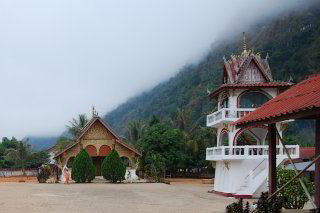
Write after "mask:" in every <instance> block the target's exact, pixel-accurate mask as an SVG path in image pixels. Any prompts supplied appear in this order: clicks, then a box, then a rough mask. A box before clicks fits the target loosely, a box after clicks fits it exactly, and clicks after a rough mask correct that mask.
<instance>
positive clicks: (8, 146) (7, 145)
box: [2, 137, 19, 149]
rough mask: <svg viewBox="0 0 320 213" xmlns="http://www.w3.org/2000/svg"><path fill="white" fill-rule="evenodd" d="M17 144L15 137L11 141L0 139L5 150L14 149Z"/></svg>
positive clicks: (4, 138) (5, 138)
mask: <svg viewBox="0 0 320 213" xmlns="http://www.w3.org/2000/svg"><path fill="white" fill-rule="evenodd" d="M18 143H19V141H18V140H17V139H16V138H15V137H12V138H11V140H9V139H8V138H7V137H3V138H2V146H3V147H4V148H5V149H16V148H17V147H18Z"/></svg>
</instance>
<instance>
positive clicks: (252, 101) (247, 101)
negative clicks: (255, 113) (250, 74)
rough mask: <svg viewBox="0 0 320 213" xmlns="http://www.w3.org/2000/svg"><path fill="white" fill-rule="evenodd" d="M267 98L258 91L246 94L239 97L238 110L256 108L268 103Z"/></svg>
mask: <svg viewBox="0 0 320 213" xmlns="http://www.w3.org/2000/svg"><path fill="white" fill-rule="evenodd" d="M269 99H270V98H269V97H268V96H266V95H265V94H263V93H261V92H259V91H251V92H246V93H244V94H242V95H241V96H240V103H239V105H240V106H239V107H240V108H257V107H260V106H261V105H262V104H264V103H266V102H267V101H269Z"/></svg>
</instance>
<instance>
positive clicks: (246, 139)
mask: <svg viewBox="0 0 320 213" xmlns="http://www.w3.org/2000/svg"><path fill="white" fill-rule="evenodd" d="M257 144H258V143H257V139H256V138H255V137H253V136H252V135H251V134H248V133H246V132H243V133H241V134H240V135H239V137H238V138H237V140H236V144H235V145H236V146H245V145H257Z"/></svg>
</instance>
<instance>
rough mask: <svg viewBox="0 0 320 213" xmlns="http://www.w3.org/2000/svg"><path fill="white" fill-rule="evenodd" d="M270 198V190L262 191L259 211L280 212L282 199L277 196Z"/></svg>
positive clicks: (258, 212)
mask: <svg viewBox="0 0 320 213" xmlns="http://www.w3.org/2000/svg"><path fill="white" fill-rule="evenodd" d="M267 199H268V192H262V193H261V196H260V197H259V199H258V202H257V213H265V212H274V213H280V212H281V209H282V200H281V199H278V198H277V197H274V198H271V199H270V200H267Z"/></svg>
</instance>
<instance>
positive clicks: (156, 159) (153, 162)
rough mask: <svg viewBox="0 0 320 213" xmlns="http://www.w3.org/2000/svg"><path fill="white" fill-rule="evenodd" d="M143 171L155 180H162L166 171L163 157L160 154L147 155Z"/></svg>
mask: <svg viewBox="0 0 320 213" xmlns="http://www.w3.org/2000/svg"><path fill="white" fill-rule="evenodd" d="M145 171H146V174H147V176H148V177H149V178H151V179H153V180H154V181H156V182H162V181H163V179H164V173H165V171H166V164H165V159H164V158H163V157H162V156H161V155H160V154H153V155H151V156H149V157H147V158H146V165H145Z"/></svg>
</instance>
